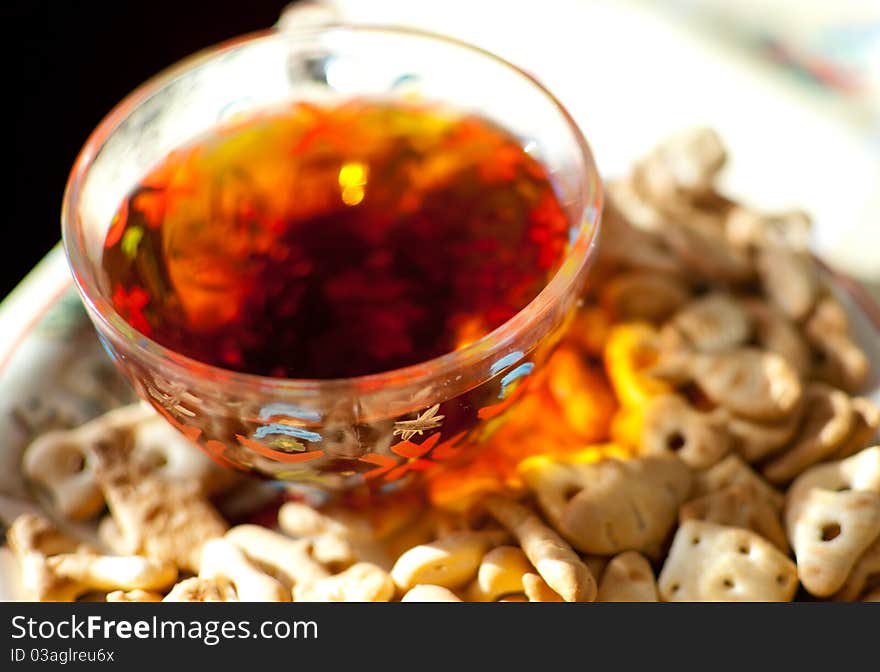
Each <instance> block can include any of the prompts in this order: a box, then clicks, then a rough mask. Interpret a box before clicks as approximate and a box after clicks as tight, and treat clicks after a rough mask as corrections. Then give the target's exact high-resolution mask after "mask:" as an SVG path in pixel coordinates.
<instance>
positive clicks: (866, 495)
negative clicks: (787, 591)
mask: <svg viewBox="0 0 880 672" xmlns="http://www.w3.org/2000/svg"><path fill="white" fill-rule="evenodd" d="M785 526H786V530H787V532H788V538H789V540H790V541H791V546H792V548H793V549H794V553H795V557H796V558H797V571H798V576H799V577H800V580H801V583H802V584H803V586H804V588H806V589H807V590H808V591H809V592H810V593H811V594H812V595H815V596H816V597H829V596H831V595H833V594H834V593H835V592H837V591H838V590H840V589H841V587H843V585H844V583H845V582H846V579H847V577H848V576H849V574H850V571H851V570H852V568H853V567H854V566H855V564H856V562H857V561H858V559H859V558H860V557H861V555H862V553H864V552H865V551H866V550H867V548H868V547H869V546H870V545H871V543H872V542H873V541H874V540H875V539H876V538H877V536H878V535H880V494H877V493H876V492H867V491H859V490H846V491H843V492H833V491H831V490H823V489H820V488H811V489H810V490H808V491H807V492H806V493H804V494H802V495H799V496H798V497H797V498H794V499H791V500H789V503H788V506H787V508H786V512H785Z"/></svg>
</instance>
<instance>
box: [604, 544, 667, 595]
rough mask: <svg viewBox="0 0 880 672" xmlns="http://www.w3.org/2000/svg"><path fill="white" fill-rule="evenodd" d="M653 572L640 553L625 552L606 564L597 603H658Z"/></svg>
mask: <svg viewBox="0 0 880 672" xmlns="http://www.w3.org/2000/svg"><path fill="white" fill-rule="evenodd" d="M659 599H660V598H659V596H658V594H657V581H656V580H655V579H654V570H653V569H651V565H650V564H649V563H648V561H647V560H646V559H645V557H644V556H643V555H641V554H640V553H636V552H635V551H626V552H625V553H621V554H620V555H617V556H615V557H614V558H612V559H611V561H610V562H609V563H608V566H607V567H606V568H605V572H604V573H603V574H602V580H601V581H600V582H599V594H598V596H597V597H596V601H597V602H658V601H659Z"/></svg>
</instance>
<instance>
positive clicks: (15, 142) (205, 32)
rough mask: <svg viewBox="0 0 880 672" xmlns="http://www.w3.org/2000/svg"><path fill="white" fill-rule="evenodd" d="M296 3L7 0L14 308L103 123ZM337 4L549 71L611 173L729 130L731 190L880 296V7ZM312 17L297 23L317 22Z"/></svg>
mask: <svg viewBox="0 0 880 672" xmlns="http://www.w3.org/2000/svg"><path fill="white" fill-rule="evenodd" d="M286 4H287V3H286V2H278V1H274V0H250V1H249V2H247V3H242V2H239V1H236V0H211V1H210V2H208V1H203V0H197V1H196V0H189V1H187V2H171V1H169V0H149V1H147V0H129V1H128V2H125V3H117V2H100V1H96V0H93V1H92V2H86V3H79V2H73V1H71V0H54V1H49V0H5V2H4V4H3V6H2V9H0V12H2V17H0V24H2V25H3V27H4V29H5V31H6V35H5V36H4V40H3V49H4V50H5V51H6V53H5V54H4V55H5V58H4V63H5V71H6V74H7V77H6V78H5V81H4V83H3V86H4V89H5V95H4V96H3V98H4V102H5V107H6V108H7V110H11V111H12V116H13V124H12V126H11V127H10V131H11V134H10V135H11V138H10V139H9V140H8V142H7V146H11V147H12V156H11V158H12V162H11V167H12V177H11V178H10V177H7V178H6V180H5V185H4V189H5V191H6V194H5V195H6V198H5V202H6V203H8V204H9V205H7V207H5V208H4V209H3V217H4V224H5V227H4V231H6V232H7V235H9V232H11V231H13V230H15V231H19V232H21V236H22V240H23V241H24V242H23V243H18V242H15V243H13V242H12V238H11V237H10V238H8V239H7V240H8V241H9V242H7V243H5V244H4V245H2V246H0V249H2V250H3V254H4V257H3V260H2V268H3V278H4V284H3V286H2V288H0V289H2V294H0V295H4V296H5V294H6V293H8V292H9V291H10V290H11V289H12V287H14V285H15V284H16V283H17V282H18V281H19V280H20V279H21V278H22V277H23V276H24V275H25V273H26V272H27V271H28V269H29V268H31V267H32V266H33V265H34V264H35V263H36V262H37V261H38V260H39V259H40V258H41V257H42V256H43V254H45V253H46V252H47V251H48V250H49V249H50V248H51V246H52V245H53V244H54V243H55V242H57V240H58V237H59V223H58V213H59V209H60V203H61V196H62V191H63V187H64V182H65V180H66V176H67V173H68V171H69V169H70V167H71V165H72V163H73V161H74V159H75V157H76V153H77V151H78V150H79V148H80V147H81V146H82V144H83V142H84V141H85V139H86V137H87V135H88V133H89V132H90V131H91V129H92V128H93V127H94V126H95V125H96V124H97V123H98V121H99V120H100V119H101V117H102V116H103V115H104V114H105V113H106V112H107V111H109V109H110V108H111V107H112V106H113V105H114V104H115V103H116V102H118V101H119V100H120V99H121V98H122V97H123V96H124V95H125V94H126V93H127V92H128V91H130V90H131V89H132V88H134V87H135V86H137V85H138V84H139V83H141V82H142V81H144V80H145V79H146V78H148V77H149V76H150V75H152V74H154V73H155V72H157V71H158V70H160V69H162V68H164V67H166V66H168V65H170V64H172V63H173V62H175V61H177V60H179V59H180V58H182V57H183V56H185V55H187V54H189V53H192V52H194V51H197V50H198V49H200V48H203V47H205V46H209V45H211V44H214V43H216V42H218V41H221V40H223V39H226V38H229V37H232V36H234V35H237V34H241V33H245V32H249V31H251V30H256V29H260V28H265V27H268V26H270V25H272V24H274V23H275V21H276V20H277V18H278V16H279V15H280V13H281V12H282V10H283V9H284V7H285V5H286ZM331 4H332V5H334V6H335V8H336V10H337V11H338V13H339V15H340V16H342V17H344V18H348V19H351V20H354V21H364V22H375V23H395V24H406V25H413V26H419V27H422V28H426V29H430V30H434V31H437V32H441V33H448V34H451V35H454V36H457V37H459V38H462V39H465V40H468V41H471V42H474V43H476V44H479V45H480V46H483V47H485V48H488V49H490V50H492V51H495V52H497V53H499V54H500V55H502V56H504V57H506V58H508V59H510V60H512V61H514V62H515V63H517V64H519V65H521V66H522V67H524V68H526V69H527V70H529V71H531V72H533V73H534V74H536V75H537V76H538V77H539V78H541V79H542V80H544V81H545V83H546V84H547V85H548V86H549V88H550V89H551V90H553V91H554V92H556V93H557V94H558V95H559V97H560V98H561V99H562V101H563V102H564V103H565V104H566V105H567V106H568V107H569V108H570V109H571V110H572V112H573V114H574V115H575V117H576V118H577V120H578V122H579V123H580V124H581V125H582V126H583V128H584V131H585V134H586V136H587V138H588V139H589V141H590V143H591V144H592V146H593V148H594V150H595V153H596V156H597V159H598V162H599V166H600V169H601V170H602V171H603V173H604V174H605V175H607V176H613V175H617V174H620V173H622V172H623V171H625V170H627V168H628V166H629V164H630V162H631V161H632V160H633V159H634V158H636V157H637V156H639V155H640V154H642V153H644V152H645V151H646V150H647V149H648V148H649V147H650V146H651V145H652V144H653V143H654V142H656V141H657V140H658V139H660V138H661V137H662V136H663V135H664V134H666V133H668V132H670V131H673V130H676V129H678V128H682V127H686V126H691V125H710V126H713V127H715V128H717V129H718V131H719V132H720V133H721V134H722V137H723V138H724V140H725V142H726V143H727V144H728V146H729V148H730V150H731V162H730V166H729V168H728V169H727V170H726V171H725V174H724V178H723V183H722V184H723V187H724V188H725V190H726V191H728V193H730V194H731V195H732V196H734V197H737V198H741V199H743V200H745V201H747V202H749V203H752V204H754V205H755V206H757V207H762V208H767V209H777V208H786V207H802V208H804V209H806V210H807V211H808V212H810V213H811V214H812V216H813V217H814V220H815V223H816V230H815V237H814V246H815V249H816V251H817V252H818V253H819V254H821V255H822V256H823V257H825V258H826V259H827V260H828V261H829V262H830V263H832V264H833V265H835V266H837V267H839V268H840V269H841V270H844V271H846V272H848V273H851V274H853V275H855V276H856V277H858V278H859V279H861V280H862V281H864V282H865V283H866V284H868V285H869V286H870V287H871V288H872V291H874V293H875V296H877V297H878V298H880V2H878V1H877V0H834V1H831V0H738V1H736V2H734V1H733V0H667V1H664V2H660V1H650V0H541V2H532V1H511V0H507V1H505V0H446V1H445V2H442V3H440V2H437V3H434V2H414V1H412V0H335V1H334V2H333V3H331ZM301 6H302V5H301V3H294V4H293V10H294V13H291V14H289V18H290V21H291V22H294V23H295V22H296V21H298V20H307V19H306V18H305V17H306V15H305V14H301V15H300V18H298V16H297V14H296V10H297V8H298V7H301ZM405 57H406V55H405V54H401V58H405ZM462 76H463V77H466V76H467V73H462ZM487 85H491V84H490V83H487Z"/></svg>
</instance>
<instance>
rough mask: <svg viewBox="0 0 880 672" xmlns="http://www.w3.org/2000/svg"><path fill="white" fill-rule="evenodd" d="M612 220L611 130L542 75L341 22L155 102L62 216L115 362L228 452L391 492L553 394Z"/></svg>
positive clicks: (441, 42)
mask: <svg viewBox="0 0 880 672" xmlns="http://www.w3.org/2000/svg"><path fill="white" fill-rule="evenodd" d="M600 212H601V187H600V182H599V178H598V174H597V171H596V167H595V165H594V162H593V158H592V156H591V154H590V150H589V147H588V145H587V143H586V141H585V140H584V138H583V136H582V134H581V132H580V130H579V129H578V127H577V125H576V124H575V123H574V122H573V120H572V118H571V116H570V115H569V113H568V112H567V111H566V110H565V108H564V107H563V106H562V105H561V104H560V103H559V101H557V100H556V98H554V96H553V95H552V94H551V93H550V92H548V91H547V90H546V89H545V88H544V87H543V86H542V85H541V84H539V83H538V82H537V81H535V80H534V79H533V78H532V77H531V76H529V75H528V74H526V73H525V72H523V71H522V70H520V69H518V68H516V67H514V66H513V65H511V64H509V63H507V62H505V61H504V60H502V59H500V58H498V57H497V56H494V55H492V54H491V53H488V52H486V51H483V50H481V49H479V48H476V47H473V46H469V45H467V44H463V43H461V42H458V41H456V40H454V39H450V38H447V37H442V36H438V35H433V34H429V33H425V32H421V31H416V30H406V29H399V28H380V27H366V26H363V27H358V26H351V25H328V26H317V27H304V28H302V29H299V30H296V29H293V30H285V31H275V30H273V31H268V32H264V33H259V34H255V35H250V36H246V37H243V38H241V39H237V40H234V41H232V42H229V43H226V44H223V45H220V46H218V47H216V48H213V49H209V50H207V51H205V52H202V53H200V54H198V55H195V56H193V57H191V58H190V59H188V60H186V61H184V62H182V63H180V64H178V65H177V66H175V67H173V68H171V69H170V70H168V71H166V72H164V73H162V74H160V75H158V76H157V77H155V78H154V79H152V80H150V81H149V82H147V83H146V84H144V85H143V86H141V87H140V88H139V89H137V90H136V91H134V92H133V93H132V94H131V95H129V96H128V97H127V98H126V99H125V100H123V101H122V102H121V103H120V104H119V105H118V106H117V107H116V108H115V109H114V110H113V111H112V112H111V113H110V114H109V115H108V116H107V117H106V118H105V119H104V120H103V121H102V122H101V124H100V125H99V126H98V128H97V129H96V130H95V131H94V133H93V134H92V136H91V137H90V138H89V140H88V141H87V143H86V145H85V147H84V149H83V150H82V152H81V154H80V156H79V158H78V159H77V161H76V163H75V165H74V167H73V170H72V173H71V176H70V180H69V183H68V186H67V190H66V193H65V197H64V207H63V213H62V225H63V234H64V245H65V249H66V252H67V256H68V260H69V263H70V267H71V269H72V272H73V275H74V278H75V282H76V285H77V287H78V289H79V292H80V294H81V296H82V299H83V301H84V303H85V306H86V308H87V311H88V313H89V316H90V317H91V319H92V321H93V322H94V324H95V327H96V329H97V332H98V335H99V337H100V340H101V342H102V343H103V345H104V346H105V348H106V350H107V352H108V354H109V355H110V357H111V358H112V359H113V361H114V362H115V364H116V366H117V367H118V368H119V369H120V371H122V372H123V373H124V374H125V375H126V376H127V377H128V379H129V380H130V381H131V382H132V384H133V385H134V386H135V388H136V389H137V391H138V393H139V394H140V395H141V396H142V397H143V398H144V399H146V400H147V401H149V402H150V403H151V404H152V405H153V406H154V407H155V408H156V410H157V411H158V412H159V413H161V414H162V415H163V416H164V417H165V418H166V419H167V420H168V422H170V423H172V424H173V425H174V426H175V427H177V428H178V429H179V430H180V431H181V432H183V433H184V434H185V435H186V436H187V437H188V438H189V439H191V440H192V441H193V442H195V443H196V444H197V445H198V446H199V447H200V448H201V449H202V450H204V451H205V452H206V453H207V454H208V455H210V456H211V457H212V458H213V459H215V460H216V461H217V462H219V463H221V464H223V465H226V466H229V467H234V468H237V469H242V470H245V471H249V472H253V473H257V474H261V475H264V476H266V477H269V478H272V479H280V480H284V481H291V482H299V483H305V484H308V485H317V486H319V487H321V488H325V489H327V490H337V491H344V490H349V489H352V488H364V487H366V488H369V489H370V490H371V491H387V490H393V489H397V488H399V487H400V486H402V485H405V484H409V483H413V482H416V481H418V479H419V478H420V477H422V476H423V475H425V474H428V473H430V472H431V470H432V469H434V468H435V467H437V466H438V465H443V464H450V463H458V462H461V461H466V460H467V459H469V457H470V456H472V455H474V454H475V453H476V452H477V451H479V450H480V446H481V445H482V443H483V442H484V441H485V440H486V439H487V438H488V437H489V436H490V435H491V434H492V432H493V431H494V430H495V429H496V428H497V427H498V426H499V425H500V424H501V423H503V421H504V418H505V415H506V414H508V413H509V412H511V411H512V409H515V404H516V401H517V400H518V399H519V398H521V397H522V396H523V395H524V394H527V393H528V388H529V381H530V379H533V377H534V376H535V375H536V373H537V372H539V371H540V367H541V365H542V364H543V362H544V361H545V360H546V359H547V357H548V354H549V353H550V351H551V350H552V348H553V347H554V345H555V343H556V342H557V341H558V340H559V338H560V336H561V335H562V333H563V331H564V330H565V328H566V325H567V323H568V321H569V319H570V318H571V317H572V316H573V312H574V311H575V309H576V305H577V302H578V299H579V296H580V295H581V292H582V290H583V287H584V282H585V279H586V273H587V270H588V267H589V265H590V262H591V260H592V258H593V256H594V254H593V252H594V248H595V243H596V238H597V233H598V226H599V217H600ZM513 412H515V410H514V411H513Z"/></svg>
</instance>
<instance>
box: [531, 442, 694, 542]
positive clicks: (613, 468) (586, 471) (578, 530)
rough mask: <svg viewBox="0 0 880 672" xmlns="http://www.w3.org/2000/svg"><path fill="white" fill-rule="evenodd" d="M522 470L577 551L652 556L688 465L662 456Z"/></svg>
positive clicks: (683, 490) (551, 463) (681, 496)
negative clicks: (627, 552) (634, 553)
mask: <svg viewBox="0 0 880 672" xmlns="http://www.w3.org/2000/svg"><path fill="white" fill-rule="evenodd" d="M530 465H534V466H530ZM522 473H523V478H524V480H525V481H526V483H527V485H528V486H529V488H530V489H531V490H532V491H533V492H534V493H535V496H536V499H537V501H538V504H539V506H540V507H541V510H542V511H543V512H544V514H545V515H546V516H547V517H548V518H549V519H550V521H551V522H552V523H553V525H554V527H555V528H556V529H557V530H559V532H560V533H561V534H562V535H563V536H564V537H565V538H566V539H567V540H568V541H569V542H571V544H572V545H573V546H574V547H575V548H577V549H578V550H580V551H583V552H585V553H595V554H598V555H616V554H617V553H621V552H623V551H628V550H636V551H640V552H643V553H646V554H647V555H651V556H654V555H656V554H657V552H658V551H659V549H660V546H661V544H662V543H663V541H664V540H665V539H666V536H667V535H668V534H669V531H670V530H671V529H672V526H673V525H674V524H675V518H676V514H677V512H678V507H679V505H680V504H681V503H682V502H683V501H684V500H685V498H686V497H687V494H688V491H689V489H690V485H691V474H690V471H689V470H688V468H687V466H685V464H684V463H683V462H682V461H681V460H679V459H678V458H676V457H665V456H662V457H656V456H655V457H641V458H634V459H630V460H615V459H606V460H601V461H599V462H592V463H575V462H567V461H563V460H549V459H548V460H539V461H529V462H526V463H524V464H523V466H522Z"/></svg>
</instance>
